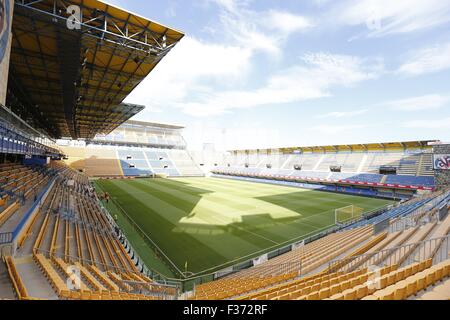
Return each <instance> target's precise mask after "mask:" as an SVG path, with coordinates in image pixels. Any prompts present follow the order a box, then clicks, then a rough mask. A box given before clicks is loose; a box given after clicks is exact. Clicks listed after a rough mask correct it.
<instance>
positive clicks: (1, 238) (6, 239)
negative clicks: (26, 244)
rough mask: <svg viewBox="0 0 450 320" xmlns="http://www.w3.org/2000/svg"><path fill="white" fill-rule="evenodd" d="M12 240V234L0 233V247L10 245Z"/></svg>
mask: <svg viewBox="0 0 450 320" xmlns="http://www.w3.org/2000/svg"><path fill="white" fill-rule="evenodd" d="M12 239H13V233H12V232H4V233H0V245H2V244H8V243H11V242H12Z"/></svg>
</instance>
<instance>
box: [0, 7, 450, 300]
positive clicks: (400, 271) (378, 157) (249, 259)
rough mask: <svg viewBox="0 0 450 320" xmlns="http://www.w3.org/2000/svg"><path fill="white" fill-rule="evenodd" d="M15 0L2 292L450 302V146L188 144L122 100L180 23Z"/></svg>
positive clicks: (3, 162)
mask: <svg viewBox="0 0 450 320" xmlns="http://www.w3.org/2000/svg"><path fill="white" fill-rule="evenodd" d="M2 3H3V2H2ZM5 3H8V6H9V7H8V6H7V7H6V8H10V9H11V10H10V11H9V12H8V11H7V10H6V11H5V12H6V14H7V15H8V17H9V19H6V20H5V21H9V22H11V23H10V24H9V26H8V28H9V29H8V32H10V33H11V37H10V38H9V41H10V42H9V43H10V44H11V46H10V47H11V48H10V50H9V49H6V48H7V47H8V46H3V47H1V50H8V52H2V54H1V55H0V57H2V58H1V60H0V67H1V68H0V70H1V72H2V77H3V76H4V75H5V74H6V76H7V78H8V81H2V82H1V83H0V86H1V90H0V299H10V300H14V299H18V300H39V299H45V300H146V301H147V300H189V301H194V300H217V299H227V300H240V301H248V300H326V299H327V300H407V299H408V300H435V299H441V300H449V299H450V214H449V211H450V187H449V184H450V175H449V174H448V172H449V171H448V168H447V169H446V168H442V167H440V166H438V165H436V163H437V162H439V160H440V159H442V158H443V157H444V158H445V159H447V157H448V155H449V154H450V145H448V144H445V143H441V142H439V141H438V140H430V141H410V142H394V143H382V142H380V143H368V144H357V145H338V146H312V147H295V148H274V149H258V150H235V151H231V152H228V153H225V154H219V152H216V151H214V157H212V158H210V159H208V157H207V156H204V155H202V154H200V155H199V154H196V155H195V154H193V153H192V152H190V151H189V150H188V146H187V143H186V141H185V140H184V138H183V129H184V127H183V126H179V125H170V124H162V123H154V122H143V121H137V120H130V118H132V117H133V116H135V115H136V114H138V113H139V112H140V111H141V110H142V109H143V108H144V106H141V105H137V104H129V103H124V102H123V101H124V99H125V98H126V97H127V96H128V95H129V94H130V93H131V91H132V90H133V89H134V88H135V87H136V86H137V85H138V84H139V83H140V82H141V81H142V80H143V79H144V78H145V77H146V76H147V75H148V74H149V73H150V72H151V71H152V70H153V69H154V68H155V66H156V65H157V64H158V63H160V61H161V60H163V59H164V57H165V55H166V54H169V52H170V50H171V49H172V48H173V47H174V46H175V45H176V44H177V43H178V41H180V40H181V39H182V38H183V36H184V34H183V33H181V32H179V31H176V30H174V29H172V28H169V27H166V26H163V25H161V24H159V23H157V22H154V21H151V20H148V19H146V18H143V17H141V16H138V15H135V14H132V13H130V12H127V11H125V10H122V9H120V8H117V7H115V6H112V5H109V4H106V3H104V2H102V1H98V0H85V1H80V0H70V1H69V0H59V1H51V0H42V1H14V2H13V1H6V2H5ZM68 5H78V6H79V7H80V9H82V12H83V15H82V17H81V18H80V21H78V22H77V23H79V26H80V27H81V31H80V30H78V29H76V28H75V29H70V28H68V27H67V22H68V21H69V14H68V13H67V11H66V10H65V9H66V6H68ZM12 8H14V16H13V15H12ZM8 48H9V47H8ZM108 61H109V62H108ZM5 70H7V71H8V72H5ZM6 82H7V84H6ZM195 159H197V160H195ZM207 162H211V163H207ZM207 168H211V172H208V169H207ZM205 171H206V173H207V174H206V176H205ZM348 208H351V211H348V210H349V209H348ZM346 210H347V211H346ZM337 212H344V213H345V212H347V213H348V212H351V214H350V215H347V216H345V218H343V219H341V220H339V219H338V218H337V217H338V214H337ZM354 212H357V214H354Z"/></svg>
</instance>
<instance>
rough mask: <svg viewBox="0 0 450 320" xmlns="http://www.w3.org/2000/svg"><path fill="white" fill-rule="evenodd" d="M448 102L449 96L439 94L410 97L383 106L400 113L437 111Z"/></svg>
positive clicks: (449, 100)
mask: <svg viewBox="0 0 450 320" xmlns="http://www.w3.org/2000/svg"><path fill="white" fill-rule="evenodd" d="M448 102H450V97H449V96H442V95H439V94H429V95H424V96H419V97H412V98H406V99H398V100H392V101H389V102H386V103H384V104H383V105H385V106H388V107H390V108H391V109H394V110H401V111H421V110H430V109H438V108H441V107H443V106H445V105H446V104H447V103H448Z"/></svg>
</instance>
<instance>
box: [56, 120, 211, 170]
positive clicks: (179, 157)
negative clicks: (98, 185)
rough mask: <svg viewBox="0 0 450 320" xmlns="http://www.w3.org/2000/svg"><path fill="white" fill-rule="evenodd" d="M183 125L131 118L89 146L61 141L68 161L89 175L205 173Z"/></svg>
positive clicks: (97, 138) (92, 141) (100, 136)
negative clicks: (196, 159) (193, 155)
mask: <svg viewBox="0 0 450 320" xmlns="http://www.w3.org/2000/svg"><path fill="white" fill-rule="evenodd" d="M182 129H183V127H182V126H174V125H167V124H158V123H149V122H142V121H134V120H129V121H126V122H125V123H123V124H122V125H120V126H119V127H118V128H117V129H115V130H113V131H112V132H111V133H109V134H108V135H102V134H98V135H96V136H95V137H94V139H92V140H89V141H86V145H85V147H82V148H80V147H79V146H76V145H75V146H74V145H70V144H71V141H60V142H59V144H60V147H61V150H62V151H63V152H64V153H65V154H66V155H67V157H66V158H67V159H66V160H65V161H66V163H67V164H68V165H69V166H71V167H72V168H74V169H77V170H79V171H82V172H85V173H86V174H87V175H88V176H89V177H102V178H106V177H137V176H152V175H164V176H167V177H178V176H203V172H202V171H201V170H200V168H199V166H198V165H197V164H196V163H195V162H194V160H193V159H192V157H191V155H190V153H189V152H188V150H187V149H186V142H185V140H184V139H183V136H182Z"/></svg>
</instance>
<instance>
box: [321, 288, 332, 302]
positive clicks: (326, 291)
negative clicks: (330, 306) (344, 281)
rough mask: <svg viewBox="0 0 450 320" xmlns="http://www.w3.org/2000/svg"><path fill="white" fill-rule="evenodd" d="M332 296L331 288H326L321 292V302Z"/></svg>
mask: <svg viewBox="0 0 450 320" xmlns="http://www.w3.org/2000/svg"><path fill="white" fill-rule="evenodd" d="M329 296H330V288H324V289H322V290H320V291H319V300H323V299H325V298H328V297H329Z"/></svg>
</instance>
